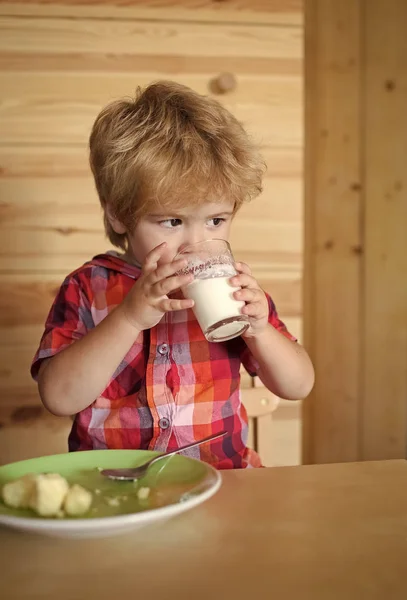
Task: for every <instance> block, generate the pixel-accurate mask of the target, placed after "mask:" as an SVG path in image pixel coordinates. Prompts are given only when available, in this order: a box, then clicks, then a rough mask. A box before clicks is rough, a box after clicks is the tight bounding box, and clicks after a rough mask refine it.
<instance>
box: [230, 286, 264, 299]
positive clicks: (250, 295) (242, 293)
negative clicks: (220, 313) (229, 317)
mask: <svg viewBox="0 0 407 600" xmlns="http://www.w3.org/2000/svg"><path fill="white" fill-rule="evenodd" d="M256 292H257V290H255V289H253V288H244V289H242V290H237V291H236V292H234V294H233V295H234V297H235V298H236V300H243V301H244V302H253V301H255V300H256V298H258V294H257V293H256Z"/></svg>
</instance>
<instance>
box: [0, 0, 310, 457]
mask: <svg viewBox="0 0 407 600" xmlns="http://www.w3.org/2000/svg"><path fill="white" fill-rule="evenodd" d="M134 4H136V5H137V6H131V4H130V3H121V2H117V6H116V5H115V3H114V2H102V1H100V2H95V1H92V2H89V4H86V3H82V2H73V1H68V0H66V1H65V3H64V4H63V5H62V4H59V3H58V2H49V1H44V2H38V3H34V2H30V3H22V2H13V3H3V2H0V16H1V18H0V94H1V103H0V398H1V400H0V427H1V429H0V462H6V461H7V460H10V459H12V458H13V459H14V458H17V457H23V456H28V455H33V454H41V453H46V452H48V451H54V450H55V446H56V445H57V446H58V449H60V448H61V446H60V439H61V437H60V436H59V432H60V430H61V428H63V429H64V436H65V431H66V429H67V428H68V426H69V422H68V421H66V420H64V419H53V418H51V417H48V416H46V415H45V413H44V412H42V411H41V407H40V405H39V400H38V395H37V392H36V386H35V384H34V383H33V382H32V381H31V379H30V375H29V366H30V361H31V359H32V356H33V354H34V352H35V349H36V346H37V344H38V341H39V337H40V335H41V332H42V329H43V322H44V319H45V316H46V314H47V312H48V310H49V307H50V304H51V302H52V299H53V297H54V295H55V292H56V290H57V288H58V286H59V285H60V283H61V281H62V279H63V278H64V276H65V275H66V274H67V273H68V272H69V271H70V270H72V269H74V268H76V267H77V266H79V265H80V264H82V263H83V262H84V261H86V260H88V259H89V258H90V257H91V256H93V255H94V254H95V253H98V252H99V251H103V250H106V249H108V247H109V246H108V243H107V241H106V240H105V239H104V235H103V230H102V224H101V214H100V209H99V205H98V200H97V197H96V194H95V191H94V189H93V182H92V179H91V177H90V172H89V168H88V164H87V150H86V145H87V139H88V134H89V130H90V127H91V124H92V122H93V120H94V118H95V116H96V114H97V113H98V111H99V109H100V108H101V107H102V106H103V105H104V104H105V103H106V102H108V101H109V100H111V99H113V98H116V97H119V96H122V95H129V94H131V93H132V92H133V90H134V89H135V87H136V86H137V85H144V84H146V83H148V82H150V81H151V80H154V79H158V78H172V79H175V80H177V81H180V82H182V83H185V84H187V85H189V86H191V87H193V88H194V89H196V90H197V91H199V92H202V93H211V92H210V82H211V80H212V79H213V78H214V77H216V76H217V75H218V74H219V73H221V72H230V73H233V74H234V75H235V77H236V79H237V87H236V89H235V90H234V91H232V92H230V93H228V94H225V95H223V96H219V99H220V100H221V101H222V102H223V103H224V104H225V105H226V106H227V107H228V108H229V109H230V110H231V111H233V113H234V114H235V115H236V116H237V117H238V118H239V119H240V120H241V121H243V123H244V124H245V125H246V126H247V128H248V129H249V130H250V132H251V133H252V134H253V135H254V136H255V138H256V139H257V140H258V141H259V142H260V144H261V147H262V150H263V153H264V156H265V158H266V161H267V164H268V173H267V177H266V180H265V191H264V194H263V195H262V197H261V198H260V199H258V200H256V201H255V202H253V204H252V205H250V206H247V207H245V208H244V209H243V210H242V212H241V214H240V215H239V217H238V218H237V221H236V225H235V229H234V233H233V237H232V244H233V247H234V250H235V254H236V255H237V256H238V257H239V258H241V259H242V260H245V261H247V262H248V263H249V264H250V265H251V266H252V267H253V269H254V272H255V274H256V276H257V277H258V278H259V280H260V282H261V283H262V284H263V285H264V287H265V288H266V289H267V290H268V291H269V292H270V293H271V294H272V295H273V297H274V298H275V301H276V303H277V305H278V307H279V309H280V312H281V315H282V317H283V318H284V319H285V320H286V322H287V324H288V326H289V327H290V328H291V330H292V331H293V332H294V333H295V334H297V335H300V333H301V312H302V311H301V277H302V223H303V215H302V146H303V136H302V37H303V31H302V12H301V2H300V0H263V1H261V0H258V1H255V0H252V1H250V0H247V1H243V0H240V1H238V0H230V1H225V2H222V3H219V2H215V1H212V2H211V1H210V0H207V1H197V0H184V1H181V0H180V1H179V2H176V1H170V0H168V1H167V2H165V1H163V2H160V3H156V2H154V1H151V2H148V1H145V2H138V3H134ZM158 4H159V5H160V7H159V8H158V7H157V5H158ZM33 431H35V433H36V437H35V447H34V441H33V440H34V438H33ZM55 440H58V442H56V441H55ZM64 448H65V446H63V447H62V450H63V449H64Z"/></svg>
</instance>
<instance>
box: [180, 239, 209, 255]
mask: <svg viewBox="0 0 407 600" xmlns="http://www.w3.org/2000/svg"><path fill="white" fill-rule="evenodd" d="M206 239H207V238H205V237H204V236H202V235H197V236H191V237H189V238H188V240H187V241H186V242H184V243H183V244H181V246H180V247H179V249H178V252H183V251H184V250H185V248H188V246H193V245H194V244H199V242H204V241H205V240H206Z"/></svg>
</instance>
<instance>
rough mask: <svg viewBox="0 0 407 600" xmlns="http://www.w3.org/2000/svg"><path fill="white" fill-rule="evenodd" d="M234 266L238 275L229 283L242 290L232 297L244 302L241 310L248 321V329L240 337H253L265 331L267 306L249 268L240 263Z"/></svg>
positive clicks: (264, 296) (267, 313)
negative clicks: (244, 304)
mask: <svg viewBox="0 0 407 600" xmlns="http://www.w3.org/2000/svg"><path fill="white" fill-rule="evenodd" d="M235 266H236V270H237V271H238V275H235V276H234V277H232V278H231V280H230V282H231V284H232V285H235V286H236V287H241V288H242V289H241V290H237V291H236V292H234V294H233V296H234V297H235V298H236V300H243V301H244V302H246V306H244V307H243V308H242V314H243V315H247V316H248V317H249V320H250V327H249V329H248V330H247V331H246V332H245V333H244V334H243V335H242V337H246V338H248V337H255V336H256V335H258V334H259V333H261V332H263V331H265V330H266V329H267V325H268V316H269V304H268V301H267V297H266V294H265V293H264V292H263V290H262V289H261V287H260V286H259V284H258V283H257V281H256V280H255V278H254V277H253V276H252V272H251V270H250V267H248V265H246V264H245V263H242V262H238V263H236V264H235Z"/></svg>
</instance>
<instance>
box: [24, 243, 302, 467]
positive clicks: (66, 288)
mask: <svg viewBox="0 0 407 600" xmlns="http://www.w3.org/2000/svg"><path fill="white" fill-rule="evenodd" d="M139 276H140V269H139V268H138V267H135V266H133V265H130V264H128V263H126V262H125V261H124V260H123V259H122V258H120V257H119V256H117V255H114V254H113V253H112V254H102V255H99V256H96V257H95V258H94V259H93V260H91V261H90V262H88V263H86V264H85V265H83V266H82V267H80V268H79V269H78V270H76V271H74V272H73V273H72V274H71V275H69V276H68V277H67V278H66V279H65V281H64V282H63V284H62V286H61V288H60V290H59V293H58V295H57V297H56V299H55V301H54V304H53V306H52V308H51V310H50V313H49V315H48V318H47V321H46V324H45V331H44V334H43V336H42V339H41V342H40V346H39V348H38V350H37V353H36V355H35V357H34V360H33V364H32V367H31V374H32V376H33V377H34V379H36V378H37V375H38V370H39V367H40V365H41V362H42V361H43V360H44V359H46V358H49V357H51V356H54V355H55V354H57V353H58V352H60V351H61V350H63V349H64V348H66V347H67V346H69V345H70V344H72V343H73V342H74V341H75V340H78V339H80V338H81V337H82V336H84V335H86V333H87V332H88V331H89V330H90V329H92V328H93V327H95V326H96V325H97V324H98V323H100V322H101V321H102V320H103V319H104V318H105V317H106V316H107V315H108V314H109V312H110V311H111V310H113V309H114V308H115V307H116V306H117V305H118V304H120V302H121V301H122V300H123V298H124V297H125V296H126V294H127V293H128V292H129V290H130V288H131V287H132V285H133V283H134V281H135V280H136V279H137V278H138V277H139ZM268 301H269V306H270V316H269V322H270V323H271V324H272V325H273V326H274V327H276V329H278V330H279V331H281V332H282V333H283V334H284V335H286V336H287V337H288V338H290V339H294V338H293V337H292V336H291V335H290V334H289V333H288V331H287V329H286V327H285V325H284V323H282V321H280V319H279V318H278V315H277V312H276V310H275V307H274V304H273V302H272V300H271V298H270V297H268ZM107 351H108V349H107ZM242 363H243V365H244V367H245V368H246V369H247V371H248V372H249V373H250V374H251V375H255V373H256V371H257V364H256V362H255V360H254V358H253V356H252V355H251V353H250V351H249V349H248V348H247V346H246V344H245V343H244V341H243V339H242V338H235V339H234V340H231V341H229V342H224V343H210V342H207V340H206V339H205V337H204V335H203V333H202V331H201V329H200V327H199V325H198V322H197V321H196V319H195V317H194V314H193V312H192V311H191V310H182V311H176V312H172V313H167V314H166V315H164V317H163V318H162V320H161V321H160V322H159V323H158V325H156V326H155V327H153V328H152V329H150V330H147V331H144V332H142V333H140V335H139V337H138V338H137V340H136V342H135V343H134V344H133V346H132V347H131V348H130V350H129V352H128V353H127V355H126V356H125V358H124V359H123V361H122V362H121V363H120V365H119V366H118V367H117V369H116V371H115V372H114V374H113V376H112V378H111V380H110V381H109V383H108V385H107V387H106V389H105V390H104V391H103V392H102V393H101V395H100V396H99V397H98V398H96V399H95V401H94V402H93V403H92V404H91V405H90V406H88V407H87V408H85V409H84V410H82V411H81V412H80V413H78V414H77V415H76V416H75V419H74V423H73V426H72V431H71V433H70V436H69V450H70V451H74V450H91V449H103V448H113V449H115V448H141V449H149V450H159V451H166V450H170V449H173V448H177V447H179V446H182V445H184V444H188V443H190V442H194V441H196V440H199V439H201V438H204V437H206V436H209V435H211V434H213V433H218V432H220V431H222V430H227V431H228V434H229V435H227V436H225V437H224V438H222V439H220V440H215V441H214V442H213V443H211V444H204V445H203V446H201V447H199V448H193V449H191V450H189V451H188V455H189V456H191V457H193V458H198V459H201V460H204V461H206V462H208V463H211V464H212V465H214V466H215V467H217V468H219V469H228V468H244V467H258V466H261V462H260V459H259V457H258V455H257V454H256V453H255V452H254V451H253V450H251V449H249V448H247V446H246V443H247V434H248V422H247V414H246V410H245V408H244V406H243V405H242V403H241V398H240V366H241V364H242Z"/></svg>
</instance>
